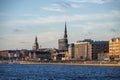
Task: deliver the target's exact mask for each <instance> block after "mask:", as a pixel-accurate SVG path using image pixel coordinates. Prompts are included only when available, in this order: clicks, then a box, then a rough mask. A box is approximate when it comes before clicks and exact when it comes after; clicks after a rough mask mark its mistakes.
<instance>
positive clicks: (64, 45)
mask: <svg viewBox="0 0 120 80" xmlns="http://www.w3.org/2000/svg"><path fill="white" fill-rule="evenodd" d="M67 37H68V36H67V25H66V22H65V31H64V38H62V39H59V40H58V44H59V50H63V51H67V50H68V39H67Z"/></svg>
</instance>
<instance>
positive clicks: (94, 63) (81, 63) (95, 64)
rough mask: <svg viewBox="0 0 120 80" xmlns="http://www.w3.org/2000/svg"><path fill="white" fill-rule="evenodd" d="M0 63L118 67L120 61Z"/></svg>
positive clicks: (1, 62)
mask: <svg viewBox="0 0 120 80" xmlns="http://www.w3.org/2000/svg"><path fill="white" fill-rule="evenodd" d="M0 64H50V65H71V66H116V67H120V62H117V63H115V62H114V63H113V62H111V63H108V62H96V61H95V62H93V61H84V62H81V61H78V62H70V61H65V62H53V61H52V62H37V61H36V62H33V61H13V62H10V61H4V62H3V61H0Z"/></svg>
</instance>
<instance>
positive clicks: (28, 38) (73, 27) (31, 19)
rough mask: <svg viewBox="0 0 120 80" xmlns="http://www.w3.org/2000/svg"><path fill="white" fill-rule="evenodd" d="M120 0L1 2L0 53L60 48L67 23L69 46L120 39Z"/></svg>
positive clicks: (10, 0) (0, 0) (14, 0)
mask: <svg viewBox="0 0 120 80" xmlns="http://www.w3.org/2000/svg"><path fill="white" fill-rule="evenodd" d="M119 4H120V0H0V50H5V49H32V46H33V43H34V39H35V36H37V37H38V43H39V45H42V47H43V48H44V47H47V48H57V46H58V39H60V38H63V34H64V33H63V32H64V25H65V21H66V22H67V29H68V39H69V43H74V42H76V41H78V40H83V39H88V38H90V39H93V40H109V39H111V38H114V37H120V5H119Z"/></svg>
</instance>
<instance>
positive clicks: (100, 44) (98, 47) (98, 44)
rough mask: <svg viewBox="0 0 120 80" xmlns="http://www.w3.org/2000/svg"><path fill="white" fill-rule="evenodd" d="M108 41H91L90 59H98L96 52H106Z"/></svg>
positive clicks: (107, 50)
mask: <svg viewBox="0 0 120 80" xmlns="http://www.w3.org/2000/svg"><path fill="white" fill-rule="evenodd" d="M108 52H109V42H108V41H94V42H93V43H92V60H98V53H108Z"/></svg>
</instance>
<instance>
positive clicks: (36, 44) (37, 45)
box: [33, 36, 39, 51]
mask: <svg viewBox="0 0 120 80" xmlns="http://www.w3.org/2000/svg"><path fill="white" fill-rule="evenodd" d="M38 49H39V44H38V42H37V36H36V37H35V42H34V44H33V50H35V51H36V50H38Z"/></svg>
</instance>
